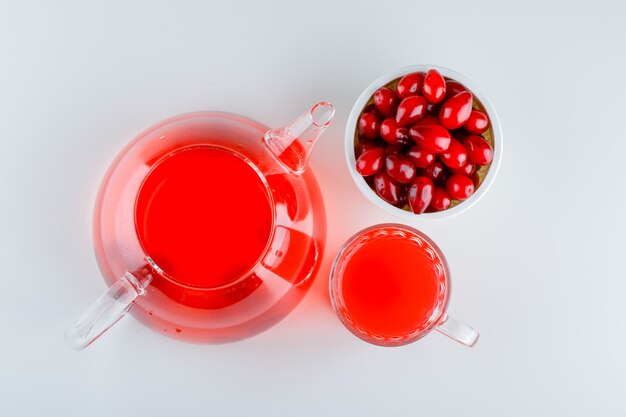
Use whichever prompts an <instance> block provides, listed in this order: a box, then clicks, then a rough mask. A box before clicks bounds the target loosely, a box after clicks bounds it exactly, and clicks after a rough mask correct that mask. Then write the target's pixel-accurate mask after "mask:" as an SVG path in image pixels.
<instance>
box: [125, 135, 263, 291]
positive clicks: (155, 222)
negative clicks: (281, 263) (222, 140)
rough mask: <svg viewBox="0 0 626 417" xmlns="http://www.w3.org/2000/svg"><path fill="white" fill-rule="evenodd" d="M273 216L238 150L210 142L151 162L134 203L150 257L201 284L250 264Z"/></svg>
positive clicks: (215, 283)
mask: <svg viewBox="0 0 626 417" xmlns="http://www.w3.org/2000/svg"><path fill="white" fill-rule="evenodd" d="M272 217H273V213H272V208H271V205H270V201H269V198H268V191H267V188H266V185H265V184H264V182H263V181H262V180H261V177H260V176H259V175H258V174H257V172H256V171H255V170H254V169H253V168H252V167H251V166H250V165H249V164H248V163H247V162H246V161H245V160H244V159H243V158H241V157H240V156H238V155H236V154H234V153H232V152H230V151H227V150H224V149H222V148H217V147H211V146H196V147H189V148H185V149H182V150H180V151H178V152H176V153H173V154H170V155H168V156H166V157H165V158H164V159H163V160H161V161H160V162H158V163H157V165H156V166H155V167H154V168H153V169H152V170H151V171H150V173H149V174H148V176H147V177H146V179H145V180H144V182H143V184H142V186H141V189H140V191H139V195H138V197H137V202H136V207H135V221H136V228H137V233H138V235H139V240H140V242H141V244H142V246H143V248H144V250H145V251H146V253H147V254H148V255H149V256H150V258H152V260H153V261H154V262H155V263H156V264H157V266H158V267H159V268H161V269H162V270H163V271H165V272H166V273H167V274H168V275H169V276H170V277H172V278H173V279H174V280H176V281H178V282H180V283H182V284H185V285H190V286H193V287H202V288H211V287H219V286H222V285H226V284H228V283H230V282H232V281H235V280H237V279H238V278H240V277H241V276H243V275H244V274H245V273H246V272H248V271H249V270H250V268H252V267H253V266H254V265H255V264H256V263H257V261H258V260H259V258H260V256H261V255H262V253H263V252H264V250H265V247H266V245H267V244H268V240H269V237H270V233H271V229H272Z"/></svg>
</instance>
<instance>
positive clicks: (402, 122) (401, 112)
mask: <svg viewBox="0 0 626 417" xmlns="http://www.w3.org/2000/svg"><path fill="white" fill-rule="evenodd" d="M426 104H427V103H426V100H425V99H424V97H422V96H410V97H407V98H405V99H402V101H401V102H400V105H399V106H398V111H397V113H396V122H398V125H399V126H400V127H404V126H408V125H412V124H413V123H415V122H417V121H418V120H419V119H421V118H422V116H423V115H424V113H426Z"/></svg>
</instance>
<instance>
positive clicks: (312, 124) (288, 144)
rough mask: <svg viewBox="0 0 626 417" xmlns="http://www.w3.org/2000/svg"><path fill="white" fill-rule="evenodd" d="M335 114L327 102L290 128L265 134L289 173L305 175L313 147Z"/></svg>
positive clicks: (307, 113) (318, 105)
mask: <svg viewBox="0 0 626 417" xmlns="http://www.w3.org/2000/svg"><path fill="white" fill-rule="evenodd" d="M334 115H335V107H334V106H333V105H332V104H330V103H327V102H320V103H317V104H316V105H315V106H313V107H312V108H311V110H309V111H308V112H306V113H304V114H303V115H301V116H300V117H298V118H297V119H296V120H295V121H294V122H293V123H291V124H290V125H289V126H284V127H279V128H277V129H270V130H268V131H267V132H265V135H263V142H265V145H266V146H267V148H268V149H269V151H270V152H271V154H272V155H273V156H274V158H276V160H277V161H278V163H279V164H280V165H281V166H282V167H283V168H284V169H286V170H287V171H288V172H290V173H292V174H295V175H301V174H302V173H303V172H304V171H305V169H306V165H307V162H308V160H309V156H310V155H311V151H312V150H313V146H315V142H316V141H317V139H318V138H319V137H320V135H321V134H322V133H324V131H325V130H326V128H327V127H328V126H329V125H330V123H331V122H332V120H333V116H334Z"/></svg>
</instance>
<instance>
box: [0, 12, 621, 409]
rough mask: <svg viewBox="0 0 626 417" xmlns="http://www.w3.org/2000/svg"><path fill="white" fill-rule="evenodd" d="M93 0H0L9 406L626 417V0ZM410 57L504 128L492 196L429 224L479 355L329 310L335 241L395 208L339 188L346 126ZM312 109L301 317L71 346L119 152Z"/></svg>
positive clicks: (0, 178) (3, 320)
mask: <svg viewBox="0 0 626 417" xmlns="http://www.w3.org/2000/svg"><path fill="white" fill-rule="evenodd" d="M87 3H88V2H80V1H75V2H50V3H40V4H31V3H30V2H22V1H14V2H10V1H9V2H7V1H6V0H0V141H1V145H0V187H1V188H0V196H1V197H0V198H1V203H0V212H1V216H0V256H1V263H0V264H1V272H2V278H1V281H0V329H1V331H2V334H3V337H2V341H1V343H0V415H2V416H38V415H41V416H44V415H45V416H56V415H65V416H74V415H89V416H124V415H145V416H183V415H202V416H251V415H260V416H343V415H346V416H347V415H354V416H383V415H384V416H417V415H420V416H453V415H470V416H538V415H545V416H556V415H563V416H589V415H597V416H624V415H626V360H625V352H626V331H625V330H626V302H624V294H625V293H626V279H625V278H626V276H625V274H624V268H623V265H624V264H623V259H624V248H625V244H624V238H623V235H624V232H625V231H626V221H625V220H624V218H625V217H624V205H625V204H626V197H625V195H626V185H625V182H624V175H625V174H624V172H625V170H626V166H625V164H624V160H625V158H626V137H625V134H624V132H625V122H624V121H625V120H626V118H625V114H626V79H625V75H624V74H625V73H626V58H625V55H624V42H625V41H626V26H625V25H624V23H623V18H624V15H625V14H626V8H625V7H624V3H623V2H619V1H615V2H602V1H593V2H578V1H577V2H572V1H561V2H548V1H538V2H519V3H518V4H514V3H512V2H511V3H507V2H500V1H493V2H478V3H471V4H470V2H466V1H454V2H453V1H441V2H436V1H428V2H417V1H407V2H404V3H392V2H383V1H377V2H356V1H355V2H352V3H348V2H345V3H342V2H339V1H329V2H315V1H309V2H306V3H296V2H294V1H286V2H284V3H282V4H277V3H276V4H273V3H271V2H254V3H250V4H240V3H238V2H235V1H227V2H221V3H212V2H209V1H204V2H174V1H171V2H165V1H143V2H125V1H120V2H112V1H109V2H99V3H96V2H93V3H91V4H87ZM417 63H423V64H428V63H432V64H438V65H442V66H446V67H449V68H452V69H455V70H457V71H459V72H461V73H463V74H465V75H466V76H467V77H469V78H470V79H472V80H473V81H474V82H475V83H476V84H477V85H478V86H480V87H481V89H482V90H483V92H484V93H485V94H486V95H487V96H488V97H489V98H490V99H491V100H492V102H493V104H494V105H495V107H496V108H497V109H498V112H499V114H500V117H501V120H502V124H503V128H504V134H505V137H504V139H505V141H506V150H505V155H504V160H503V164H502V169H501V171H500V174H499V176H498V178H496V181H495V183H494V186H493V188H492V189H491V190H490V191H489V193H488V194H487V195H486V196H485V197H484V199H483V200H481V201H480V202H479V203H478V204H477V205H476V206H474V207H473V208H472V209H471V210H469V211H468V212H466V213H464V214H462V215H460V216H458V217H456V218H454V219H450V220H445V221H440V222H436V223H423V222H421V223H419V222H417V221H416V222H415V224H414V225H416V226H417V227H419V228H420V229H421V230H423V231H424V232H426V233H427V234H428V235H430V236H431V237H432V238H433V239H434V240H435V241H436V242H437V243H438V244H439V245H440V246H441V248H442V249H443V250H444V252H445V254H446V256H447V258H448V260H449V263H450V265H451V269H452V274H453V294H452V301H451V308H450V311H451V312H452V313H453V314H455V315H456V316H458V317H459V318H460V319H462V320H465V321H467V322H468V323H470V324H472V325H473V326H475V327H476V328H477V329H478V330H480V332H481V335H482V337H481V339H480V340H479V342H478V344H477V346H476V347H475V348H474V349H468V348H465V347H463V346H461V345H458V344H456V343H454V342H452V341H450V340H448V339H447V338H445V337H443V336H441V335H439V334H432V335H429V336H428V337H426V338H425V339H423V340H421V341H419V342H417V343H415V344H413V345H409V346H405V347H402V348H379V347H375V346H371V345H368V344H365V343H364V342H361V341H360V340H358V339H356V338H355V337H353V336H352V335H351V334H350V333H349V332H348V331H347V330H345V329H344V328H343V327H342V325H341V324H340V323H339V321H338V320H336V318H335V316H334V313H333V311H332V309H331V307H330V304H329V301H328V295H327V276H328V272H329V269H330V262H331V260H332V258H333V256H334V254H335V253H336V251H337V249H338V248H339V246H340V245H341V243H342V242H343V241H344V240H345V239H347V238H348V237H349V236H350V235H352V234H353V233H354V232H356V231H358V230H359V229H361V228H363V227H365V226H368V225H371V224H375V223H379V222H386V221H393V220H395V219H394V218H392V217H390V216H389V215H387V214H385V213H383V212H381V211H380V210H378V209H376V208H375V207H374V206H373V205H371V204H370V203H368V202H367V201H366V200H365V198H364V197H363V196H361V195H360V194H359V193H358V191H357V188H356V186H355V185H354V184H353V183H352V179H351V178H350V177H349V174H348V170H347V167H346V164H345V162H344V156H343V147H342V141H343V129H344V125H345V121H346V118H347V116H348V113H349V110H350V108H351V106H352V104H353V102H354V100H356V98H357V96H358V95H359V94H360V93H361V91H362V90H363V89H364V88H365V87H366V86H367V85H368V84H369V83H370V82H371V81H372V80H373V79H375V78H377V77H378V76H379V75H381V74H382V73H384V72H387V71H389V70H391V69H394V68H397V67H400V66H405V65H410V64H417ZM318 100H329V101H331V102H333V103H334V104H335V105H336V107H337V115H336V119H335V122H334V125H333V126H332V128H331V129H330V130H329V131H328V134H327V135H326V136H325V137H324V138H323V139H322V140H320V142H319V146H318V148H317V149H316V150H315V153H314V155H313V157H312V161H311V164H312V167H313V169H314V170H315V172H316V174H317V176H318V179H319V181H320V184H321V186H322V189H323V192H324V195H325V198H326V208H327V212H328V231H329V241H328V250H327V253H326V256H325V258H324V264H323V267H322V270H321V273H320V274H319V276H318V279H317V281H316V283H315V285H314V287H313V288H312V290H311V292H310V293H309V295H308V296H307V297H306V298H305V300H304V301H303V303H302V304H301V305H300V306H299V307H298V308H297V309H296V310H295V311H294V312H293V314H291V315H290V316H289V317H288V318H287V319H285V320H284V321H282V322H281V323H280V324H278V325H277V326H275V327H274V328H272V329H270V330H269V331H267V332H265V333H263V334H261V335H259V336H257V337H254V338H252V339H249V340H247V341H243V342H240V343H236V344H230V345H217V346H210V345H204V346H202V345H190V344H184V343H181V342H177V341H174V340H171V339H168V338H165V337H163V336H160V335H158V334H157V333H155V332H153V331H151V330H149V329H147V328H146V327H144V326H142V325H141V324H139V323H138V322H137V321H135V320H134V319H133V318H132V317H127V318H125V319H124V320H122V321H121V322H120V323H119V324H118V325H117V326H116V327H114V328H113V329H112V330H111V331H110V332H109V333H108V334H107V335H106V336H105V337H103V338H102V339H101V340H100V341H99V342H98V343H96V344H94V345H93V346H92V347H90V348H89V349H88V350H86V351H83V352H79V353H77V352H74V351H72V350H70V349H69V347H68V346H67V345H66V344H65V342H64V340H63V331H64V329H65V327H66V326H67V325H68V324H69V323H70V322H71V321H72V320H73V319H75V318H76V316H77V315H78V314H79V313H81V312H82V310H83V309H84V308H85V307H87V305H88V304H89V303H91V302H92V301H93V300H94V299H95V298H96V297H97V296H98V295H99V294H100V293H102V292H103V291H104V290H105V285H104V281H103V280H102V278H101V277H100V275H99V271H98V267H97V265H96V262H95V258H94V255H93V250H92V246H91V233H90V225H91V213H92V206H93V201H94V197H95V192H96V189H97V186H98V184H99V181H100V179H101V178H102V176H103V174H104V171H105V169H106V168H107V166H108V164H109V163H110V162H111V161H112V159H113V158H114V156H115V155H116V153H117V152H118V151H119V150H120V149H121V148H122V147H123V145H124V144H125V143H126V142H128V141H129V140H130V139H131V138H132V137H133V136H134V135H136V134H137V133H138V132H140V131H141V130H143V129H144V128H146V127H148V126H149V125H151V124H153V123H155V122H157V121H159V120H161V119H164V118H166V117H168V116H171V115H175V114H178V113H183V112H188V111H192V110H201V109H217V110H224V111H231V112H236V113H241V114H244V115H247V116H249V117H252V118H255V119H257V120H261V121H263V122H265V123H267V124H269V125H278V124H282V123H285V122H286V121H289V120H291V119H292V118H294V117H295V116H297V115H298V114H299V113H301V112H303V111H304V110H306V109H307V108H308V107H309V106H310V105H311V104H313V103H314V102H316V101H318Z"/></svg>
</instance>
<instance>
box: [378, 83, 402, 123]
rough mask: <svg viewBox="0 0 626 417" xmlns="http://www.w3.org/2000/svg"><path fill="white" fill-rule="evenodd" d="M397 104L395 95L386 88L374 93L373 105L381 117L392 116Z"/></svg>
mask: <svg viewBox="0 0 626 417" xmlns="http://www.w3.org/2000/svg"><path fill="white" fill-rule="evenodd" d="M399 103H400V99H399V98H398V96H397V95H396V93H394V92H393V91H391V90H390V89H389V88H387V87H381V88H379V89H378V90H376V92H375V93H374V105H375V106H376V108H377V109H378V112H379V113H380V114H381V115H382V116H383V117H389V116H393V115H394V114H395V113H396V109H397V108H398V104H399Z"/></svg>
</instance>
